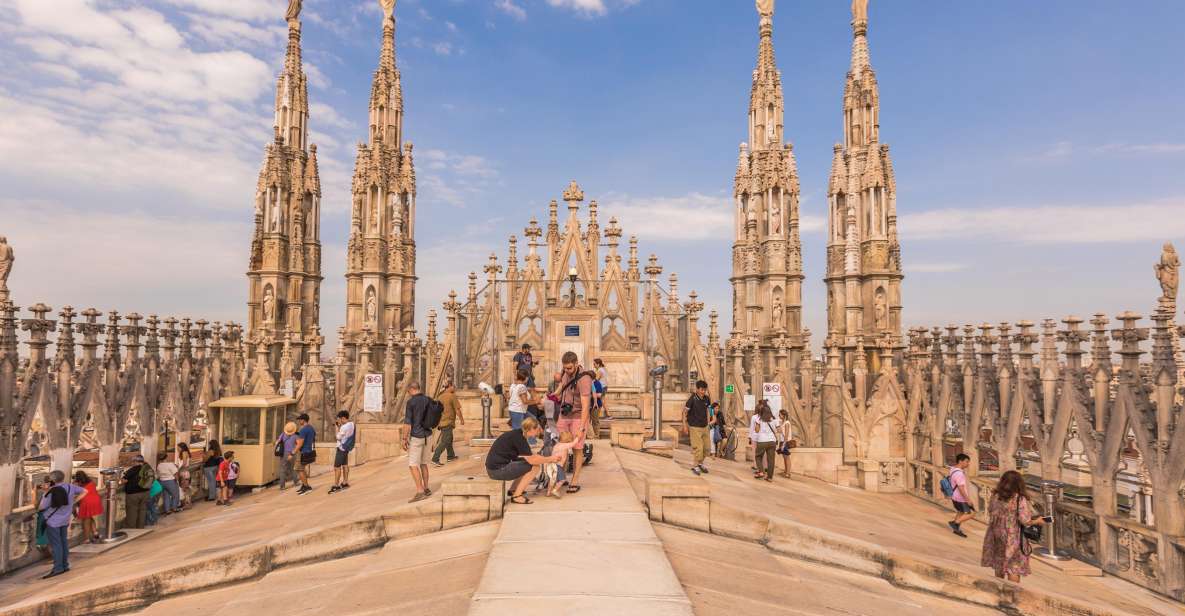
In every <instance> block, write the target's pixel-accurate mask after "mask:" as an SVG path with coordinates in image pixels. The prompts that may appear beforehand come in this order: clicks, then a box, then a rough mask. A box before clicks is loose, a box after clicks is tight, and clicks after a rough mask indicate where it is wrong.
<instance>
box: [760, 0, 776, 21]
mask: <svg viewBox="0 0 1185 616" xmlns="http://www.w3.org/2000/svg"><path fill="white" fill-rule="evenodd" d="M757 13H758V14H760V15H761V16H762V17H771V16H773V14H774V0H757Z"/></svg>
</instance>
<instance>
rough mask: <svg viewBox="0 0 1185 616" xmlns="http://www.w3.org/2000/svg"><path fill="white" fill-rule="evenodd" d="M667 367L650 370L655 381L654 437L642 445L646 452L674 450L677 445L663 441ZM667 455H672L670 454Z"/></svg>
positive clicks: (653, 384) (653, 383)
mask: <svg viewBox="0 0 1185 616" xmlns="http://www.w3.org/2000/svg"><path fill="white" fill-rule="evenodd" d="M666 372H667V367H666V366H656V367H654V368H653V369H651V370H650V376H651V378H652V379H653V381H652V384H651V385H652V387H653V391H654V409H653V411H652V412H653V414H654V417H653V419H654V426H653V427H654V436H652V437H651V438H650V440H649V441H646V442H645V443H643V445H642V449H643V450H644V451H645V450H666V449H674V448H675V446H676V445H677V443H667V442H666V441H664V440H662V376H663V375H664V374H666ZM666 455H670V454H669V453H668V454H666Z"/></svg>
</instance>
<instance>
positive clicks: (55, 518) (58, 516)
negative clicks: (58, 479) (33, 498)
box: [37, 483, 85, 528]
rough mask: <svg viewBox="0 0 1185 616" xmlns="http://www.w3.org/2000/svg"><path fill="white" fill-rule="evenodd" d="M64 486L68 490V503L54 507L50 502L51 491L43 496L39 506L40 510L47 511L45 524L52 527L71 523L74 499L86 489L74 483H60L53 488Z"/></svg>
mask: <svg viewBox="0 0 1185 616" xmlns="http://www.w3.org/2000/svg"><path fill="white" fill-rule="evenodd" d="M59 487H60V488H64V489H65V490H66V504H65V505H63V506H61V507H53V506H50V504H49V491H47V492H46V493H45V496H42V497H41V504H40V505H39V506H38V507H37V509H38V510H39V511H44V512H45V525H46V526H49V527H52V528H61V527H63V526H69V525H70V515H71V514H72V513H74V500H75V499H77V498H78V495H80V494H82V493H83V492H84V491H85V490H84V489H83V488H80V487H78V486H76V485H74V484H72V483H59V484H58V485H56V486H54V487H53V489H57V488H59Z"/></svg>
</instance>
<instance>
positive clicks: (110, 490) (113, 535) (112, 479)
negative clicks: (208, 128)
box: [99, 466, 128, 543]
mask: <svg viewBox="0 0 1185 616" xmlns="http://www.w3.org/2000/svg"><path fill="white" fill-rule="evenodd" d="M99 474H100V475H102V476H103V490H104V497H105V498H104V501H105V504H104V509H103V515H105V516H107V523H106V524H105V525H104V529H103V530H104V532H103V538H102V542H103V543H116V542H118V541H123V540H124V539H127V538H128V534H127V533H125V532H123V531H116V530H115V495H116V490H118V489H119V478H120V476H121V475H122V474H123V469H122V468H119V467H118V466H113V467H111V468H104V469H100V470H99Z"/></svg>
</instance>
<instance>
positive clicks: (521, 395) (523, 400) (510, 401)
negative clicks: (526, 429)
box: [506, 369, 533, 430]
mask: <svg viewBox="0 0 1185 616" xmlns="http://www.w3.org/2000/svg"><path fill="white" fill-rule="evenodd" d="M528 376H530V375H528V374H527V371H526V370H522V369H520V370H518V371H517V372H515V374H514V384H513V385H511V386H510V393H508V394H506V407H507V408H508V409H509V410H510V429H511V430H518V429H519V428H521V427H523V419H525V418H526V417H527V406H528V405H530V404H532V402H533V401H532V400H531V394H530V390H528V389H527V377H528Z"/></svg>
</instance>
